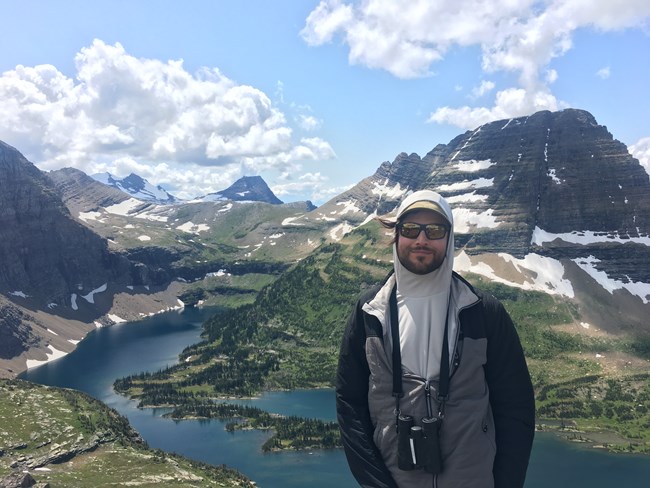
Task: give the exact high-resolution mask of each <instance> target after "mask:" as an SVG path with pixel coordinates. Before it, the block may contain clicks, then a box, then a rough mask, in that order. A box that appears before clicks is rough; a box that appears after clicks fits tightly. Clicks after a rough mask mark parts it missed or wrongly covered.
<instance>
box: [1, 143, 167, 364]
mask: <svg viewBox="0 0 650 488" xmlns="http://www.w3.org/2000/svg"><path fill="white" fill-rule="evenodd" d="M77 176H79V175H77ZM113 198H114V196H110V195H108V194H103V196H102V197H101V199H103V200H104V201H106V202H112V201H114V200H113ZM168 283H169V277H168V276H167V274H166V272H165V271H163V270H160V269H154V268H152V267H150V266H148V265H146V264H143V263H141V262H139V261H137V260H134V259H129V258H128V257H127V256H126V254H124V253H120V252H116V251H115V250H112V249H110V247H109V242H108V241H107V240H106V239H104V238H102V237H101V236H99V235H98V234H96V233H95V232H93V231H92V230H91V229H90V228H88V227H86V226H85V225H83V224H82V223H81V222H80V221H78V220H75V219H74V218H73V217H72V215H71V214H70V211H69V210H68V208H67V207H66V206H65V205H64V203H63V201H62V195H61V193H60V192H59V190H58V189H57V188H56V186H55V185H54V183H53V181H52V179H51V178H50V177H48V175H47V174H45V173H43V172H41V171H40V170H39V169H38V168H36V167H35V166H34V165H33V164H32V163H30V162H29V161H27V160H26V159H25V158H24V156H23V155H22V154H20V153H19V152H18V151H17V150H16V149H15V148H13V147H11V146H9V145H7V144H5V143H3V142H0V336H1V337H2V341H0V358H3V359H4V360H7V361H9V363H6V362H5V363H3V367H2V368H0V376H2V373H3V372H4V371H6V370H9V369H11V370H13V371H18V372H19V371H20V369H21V368H24V367H25V366H24V365H25V361H26V360H27V359H35V358H38V359H41V358H42V359H46V358H47V355H48V354H49V355H52V354H55V353H56V352H55V351H63V352H69V351H70V350H72V349H74V344H75V343H76V342H74V341H77V342H78V341H79V340H80V339H81V338H83V336H84V335H85V334H86V333H87V332H88V331H89V330H91V329H93V328H94V327H95V324H99V325H101V324H103V323H106V324H108V323H113V322H115V320H112V319H110V318H109V315H110V314H111V313H113V314H115V311H116V307H119V306H120V305H119V304H120V303H121V304H124V303H126V302H128V301H130V300H135V301H142V302H143V303H142V304H141V305H142V306H143V307H144V308H149V309H150V310H151V307H153V306H157V307H158V309H160V308H162V307H163V305H162V304H163V303H164V304H165V305H164V306H165V307H167V306H170V305H172V304H173V305H175V306H177V305H178V303H177V301H176V298H175V297H173V301H170V299H169V298H167V299H166V300H160V302H162V303H157V304H155V305H152V303H153V302H154V300H147V299H140V298H131V297H132V295H133V290H134V287H141V290H142V291H145V287H150V289H151V292H152V293H153V288H152V287H155V286H159V287H166V285H167V284H168ZM118 296H123V297H124V298H119V299H118ZM158 298H159V297H158ZM145 303H148V305H144V304H145ZM124 312H126V313H125V314H124V316H126V315H128V316H130V317H132V318H136V317H137V316H138V315H137V313H136V314H133V313H132V312H129V311H128V310H124ZM70 341H73V342H70Z"/></svg>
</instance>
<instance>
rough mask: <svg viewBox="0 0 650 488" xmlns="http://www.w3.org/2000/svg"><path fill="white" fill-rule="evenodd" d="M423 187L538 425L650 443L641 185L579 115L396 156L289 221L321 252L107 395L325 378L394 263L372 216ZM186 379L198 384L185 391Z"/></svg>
mask: <svg viewBox="0 0 650 488" xmlns="http://www.w3.org/2000/svg"><path fill="white" fill-rule="evenodd" d="M423 188H431V189H434V190H437V191H439V192H440V193H442V194H443V195H444V196H445V197H446V198H447V199H448V200H449V202H450V203H451V205H452V207H453V216H454V227H455V234H456V236H457V239H456V242H455V243H456V254H455V258H454V269H455V270H456V271H457V272H460V273H461V274H462V275H464V276H465V277H466V278H467V279H468V280H469V281H470V282H471V283H473V284H474V285H476V286H477V287H478V288H479V289H481V290H484V291H486V292H488V293H491V294H493V295H495V296H496V297H497V298H499V299H500V300H501V301H502V303H503V304H504V306H505V308H506V309H507V310H508V312H509V314H510V316H511V318H512V320H513V322H514V324H515V327H516V328H517V332H518V334H519V336H520V338H521V341H522V345H523V348H524V351H525V354H526V360H527V364H528V367H529V370H530V372H531V379H532V381H533V384H534V387H535V391H536V406H537V415H538V421H537V422H538V425H540V426H542V429H544V430H548V428H549V425H561V426H562V429H564V427H565V426H570V427H569V429H568V430H569V431H570V432H571V433H570V434H569V435H570V436H571V438H572V439H573V440H576V439H580V440H583V439H598V438H599V436H601V435H603V431H606V435H607V438H606V440H604V441H602V442H605V443H606V444H605V447H608V448H610V449H616V450H621V451H622V450H624V451H625V452H644V453H648V452H650V428H649V427H648V426H650V410H648V409H647V408H646V407H645V405H646V404H647V400H648V391H649V388H650V374H649V373H648V361H650V323H649V322H648V320H647V317H648V314H649V313H650V279H649V277H648V272H649V271H650V269H649V267H648V263H650V235H649V231H650V227H649V225H648V214H647V210H648V208H650V207H649V205H648V204H649V203H650V202H649V201H648V198H649V195H650V180H649V178H648V174H647V173H646V172H645V170H643V168H642V167H641V165H640V164H639V162H638V161H637V160H635V159H634V158H633V157H632V156H631V155H630V154H629V152H628V151H627V148H626V147H625V145H623V144H622V143H620V142H619V141H617V140H615V139H614V138H613V136H612V135H611V134H610V133H609V132H608V131H607V129H606V127H604V126H601V125H599V124H598V123H597V122H596V120H595V119H594V118H593V116H591V115H590V114H589V113H588V112H585V111H581V110H564V111H561V112H555V113H551V112H539V113H536V114H533V115H531V116H529V117H521V118H516V119H512V120H502V121H497V122H493V123H490V124H485V125H483V126H481V127H479V128H477V129H475V130H473V131H468V132H466V133H465V134H462V135H459V136H458V137H456V138H454V139H453V140H452V141H450V142H449V143H448V144H440V145H438V146H436V147H435V148H434V149H433V150H432V151H431V152H430V153H428V154H427V155H425V156H424V157H423V158H420V157H419V156H418V155H414V154H412V155H406V154H400V155H399V156H398V157H397V158H396V159H395V161H393V162H392V163H383V164H382V165H381V166H380V168H379V169H378V171H377V172H376V173H375V174H374V175H372V176H371V177H369V178H366V179H364V180H363V181H362V182H360V183H359V184H358V185H356V186H355V187H353V188H352V189H350V190H349V191H347V192H346V193H344V194H342V195H339V196H338V197H336V198H334V199H332V200H331V201H329V202H327V203H326V204H324V205H323V206H321V207H319V208H318V209H316V210H313V211H311V212H307V213H304V214H301V215H299V216H296V217H295V218H293V219H291V224H292V225H295V226H296V227H300V226H303V227H301V228H304V229H310V230H315V229H319V230H320V231H321V232H322V233H323V236H324V239H323V245H320V246H318V248H317V249H315V250H314V252H312V253H311V254H310V255H309V256H307V257H306V258H304V259H302V260H300V261H299V262H298V263H296V264H295V265H294V266H292V267H291V268H290V269H288V270H287V271H286V272H284V273H283V274H282V275H281V276H280V277H279V278H278V279H277V280H275V281H274V282H273V283H271V284H269V285H268V286H266V287H264V288H263V289H261V290H260V292H259V294H258V295H257V297H256V299H255V302H254V303H252V304H249V305H247V306H242V307H239V308H237V309H234V310H228V311H226V312H224V313H223V314H219V315H215V316H213V317H212V319H210V320H208V321H206V323H205V324H204V334H203V336H202V339H203V340H202V341H201V342H200V343H197V344H195V345H193V346H190V347H188V348H186V349H185V350H184V351H183V352H182V353H181V355H180V356H179V363H178V364H177V365H174V366H173V367H171V368H168V369H166V370H161V371H157V372H149V373H146V374H142V375H135V376H131V377H129V378H126V379H121V380H120V385H126V388H125V389H124V390H121V391H126V392H128V393H129V394H130V395H132V396H137V397H138V399H139V400H140V401H142V402H143V404H146V405H148V406H152V405H160V406H169V403H173V404H175V405H182V406H184V407H186V406H189V407H190V409H189V411H190V415H191V414H193V412H196V411H202V406H203V405H202V403H204V404H205V406H206V407H209V406H210V405H212V404H214V398H212V397H213V396H215V397H216V396H232V395H246V396H249V395H255V394H257V393H258V392H260V391H264V390H267V389H299V388H314V387H331V386H332V385H333V382H334V379H335V371H336V363H337V355H338V348H339V345H340V340H341V335H342V333H343V328H344V326H345V323H346V321H347V317H349V314H350V312H351V311H352V310H353V307H354V302H355V301H356V300H357V298H358V296H359V295H360V294H361V293H362V292H363V291H364V290H367V289H368V288H369V287H371V286H372V285H375V284H377V283H379V282H381V280H383V279H384V278H385V276H386V274H387V273H388V272H389V270H390V269H391V268H392V262H391V261H392V258H393V256H392V252H391V242H390V241H391V237H392V236H391V233H390V232H388V231H387V230H386V229H385V228H383V227H381V226H380V225H379V223H378V222H376V221H374V219H372V217H373V216H374V215H377V214H382V213H391V212H392V211H393V210H394V209H395V206H396V205H397V204H398V202H399V201H400V200H401V198H402V197H403V196H404V195H406V194H407V193H408V192H411V191H413V190H418V189H423ZM327 241H329V242H327ZM332 241H336V242H332ZM224 358H228V359H225V360H224ZM179 378H182V381H179ZM189 383H191V384H192V385H193V388H194V391H202V392H208V391H209V392H210V393H208V394H207V396H206V397H205V398H202V399H198V398H197V395H195V394H194V392H188V391H187V389H186V388H185V385H187V384H189ZM143 392H147V393H144V394H143ZM170 399H173V400H171V401H170ZM546 420H551V422H548V423H547V422H546ZM550 428H551V429H552V428H553V427H550ZM611 431H614V432H616V435H613V436H612V435H611ZM594 432H596V433H595V434H594ZM600 438H601V439H605V437H600Z"/></svg>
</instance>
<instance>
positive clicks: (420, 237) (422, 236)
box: [415, 229, 429, 243]
mask: <svg viewBox="0 0 650 488" xmlns="http://www.w3.org/2000/svg"><path fill="white" fill-rule="evenodd" d="M428 240H429V238H428V237H427V233H426V232H425V231H424V229H420V233H419V234H418V236H417V238H416V239H415V242H419V243H425V242H427V241H428Z"/></svg>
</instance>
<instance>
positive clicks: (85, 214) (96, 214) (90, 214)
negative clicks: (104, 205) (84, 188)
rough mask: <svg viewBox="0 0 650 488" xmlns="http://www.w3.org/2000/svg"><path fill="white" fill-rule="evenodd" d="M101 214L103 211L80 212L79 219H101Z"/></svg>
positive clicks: (86, 220)
mask: <svg viewBox="0 0 650 488" xmlns="http://www.w3.org/2000/svg"><path fill="white" fill-rule="evenodd" d="M101 215H102V213H101V212H79V219H80V220H83V221H84V222H88V221H89V220H99V217H101Z"/></svg>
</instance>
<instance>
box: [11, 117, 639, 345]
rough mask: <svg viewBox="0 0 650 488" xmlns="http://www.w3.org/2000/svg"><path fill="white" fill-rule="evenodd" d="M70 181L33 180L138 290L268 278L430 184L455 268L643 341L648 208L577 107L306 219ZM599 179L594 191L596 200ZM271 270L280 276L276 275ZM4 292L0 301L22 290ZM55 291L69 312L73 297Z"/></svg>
mask: <svg viewBox="0 0 650 488" xmlns="http://www.w3.org/2000/svg"><path fill="white" fill-rule="evenodd" d="M25 161H26V160H25ZM29 165H31V163H29ZM32 166H33V165H32ZM35 169H36V168H35V167H32V168H31V169H30V171H31V172H32V173H34V170H35ZM36 171H38V170H36ZM75 171H77V170H59V172H52V175H51V177H50V179H51V180H52V179H53V180H56V181H57V185H56V189H53V188H52V187H51V186H49V184H48V183H47V182H45V180H42V179H41V176H42V175H41V173H34V174H35V175H37V176H35V178H37V179H38V181H41V184H40V185H41V187H47V188H48V190H47V192H48V193H47V194H48V195H51V198H59V199H60V198H62V199H63V201H64V202H65V204H66V205H67V206H68V208H71V211H70V212H71V213H72V215H73V217H74V218H76V219H77V220H78V223H80V224H84V225H86V226H87V227H89V228H91V229H93V231H94V232H97V233H99V234H100V235H101V236H103V238H104V239H106V241H107V243H108V245H107V249H109V248H110V250H112V251H115V250H117V251H119V253H118V254H116V255H115V256H121V257H120V258H119V259H125V261H123V263H124V266H125V268H124V269H131V270H132V271H131V273H134V272H135V273H136V275H137V276H140V278H138V280H139V281H133V279H132V277H131V284H133V283H140V285H141V286H140V288H138V290H140V292H144V291H147V292H148V289H147V290H144V289H143V286H144V285H147V286H149V285H150V284H154V283H159V284H162V283H164V282H165V280H167V281H169V280H177V281H176V282H177V283H178V284H179V285H178V288H179V289H182V288H183V287H190V282H193V281H195V280H200V279H201V277H202V276H207V275H210V274H214V273H216V272H220V271H221V270H229V269H230V270H235V269H236V266H235V263H246V262H248V261H250V260H252V264H254V266H249V267H247V268H246V270H247V271H246V272H252V271H253V270H254V269H255V266H258V268H257V269H264V270H266V271H269V270H272V269H275V271H272V272H271V274H270V275H267V276H269V277H270V278H271V279H274V278H273V277H274V276H277V274H274V273H277V272H278V270H279V269H285V267H286V266H288V265H289V264H291V263H293V262H296V261H297V260H300V259H302V258H304V257H305V256H307V255H309V253H310V252H312V251H313V250H314V249H316V248H317V247H318V246H319V245H321V244H322V243H327V242H328V241H334V242H336V241H339V240H341V239H342V238H344V236H345V235H347V234H349V233H350V232H351V231H352V230H354V229H357V228H360V227H361V228H363V226H364V225H365V224H367V223H368V222H370V221H371V220H372V219H373V218H374V217H375V216H377V215H381V214H386V213H390V212H392V211H393V210H394V209H395V207H396V206H397V205H398V204H399V202H400V200H401V199H402V198H403V196H404V195H406V194H407V193H409V192H411V191H415V190H418V189H423V188H431V189H434V190H436V191H438V192H440V193H441V194H443V196H445V197H446V198H447V199H448V200H449V201H450V203H451V205H452V207H453V209H454V219H455V228H456V243H457V258H456V265H457V266H458V269H459V270H461V271H463V272H472V273H477V274H479V275H483V276H485V277H487V278H489V279H491V280H497V281H500V282H502V283H505V284H508V285H510V286H516V287H520V288H524V289H537V290H541V291H544V292H545V293H550V294H559V295H563V296H565V297H567V298H569V299H575V300H576V304H577V305H576V306H577V307H578V310H579V312H580V313H582V314H583V315H585V317H588V321H589V322H590V323H591V324H592V326H594V327H596V326H599V327H600V326H604V325H606V324H605V323H606V321H610V322H615V323H616V324H618V323H619V322H621V321H622V322H621V324H623V325H622V326H624V327H628V328H629V327H634V328H638V329H639V331H641V333H642V334H647V333H648V331H647V324H646V323H645V316H646V314H647V308H648V297H649V296H650V276H649V273H650V270H648V267H647V264H645V263H647V262H650V254H649V252H650V251H649V250H650V238H649V237H648V234H649V231H650V226H649V223H648V215H647V212H645V213H644V212H643V210H644V209H646V208H649V207H650V203H649V201H648V198H650V197H649V195H650V184H649V181H648V176H647V173H645V172H644V170H643V168H642V167H641V166H640V164H639V163H638V161H637V160H635V159H634V158H632V156H631V155H630V154H629V153H628V152H627V149H626V148H625V146H624V145H623V144H622V143H620V142H619V141H617V140H615V139H614V138H613V136H612V135H611V134H610V133H609V132H608V131H607V129H606V127H605V126H600V125H598V123H597V122H596V120H595V118H594V117H593V116H592V115H591V114H589V113H588V112H585V111H582V110H575V109H570V110H565V111H561V112H538V113H536V114H533V115H531V116H528V117H519V118H515V119H507V120H502V121H495V122H491V123H489V124H484V125H482V126H480V127H478V128H477V129H474V130H472V131H466V132H465V133H463V134H460V135H458V136H457V137H455V138H454V139H452V140H451V141H450V142H449V143H447V144H438V145H436V146H435V147H434V148H433V149H432V150H431V151H430V152H429V153H427V154H426V155H425V156H424V157H420V156H419V155H417V154H407V153H401V154H399V155H398V156H397V157H396V158H395V159H394V160H393V161H392V162H389V161H384V162H383V163H381V164H380V165H379V167H378V169H377V170H376V172H375V173H374V174H373V175H371V176H369V177H367V178H364V179H363V180H362V181H360V182H359V183H358V184H357V185H355V186H354V187H352V188H351V189H350V190H348V191H346V192H344V193H342V194H340V195H338V196H336V197H334V198H332V199H331V200H329V201H328V202H326V203H325V204H323V205H322V206H320V207H318V208H315V209H313V208H311V207H310V205H309V202H303V203H301V204H298V203H296V204H268V203H260V202H257V203H252V204H251V203H244V202H233V201H216V202H196V203H181V204H179V205H156V204H155V203H153V202H142V201H139V200H135V199H129V198H128V196H121V195H119V194H118V193H115V192H117V190H115V192H112V190H111V191H109V190H108V189H105V190H102V192H100V193H98V194H96V195H94V196H93V193H94V192H95V191H96V190H95V189H89V190H87V192H86V193H84V191H83V189H80V188H79V187H77V186H75V184H72V183H70V181H77V182H81V183H80V184H81V185H82V186H83V185H85V184H87V183H88V182H87V180H86V179H85V178H83V176H82V175H83V173H81V172H79V173H81V174H79V173H76V172H75ZM39 175H41V176H39ZM82 180H83V181H82ZM583 180H584V181H583ZM601 180H602V190H601V191H600V192H598V191H594V187H595V186H597V184H599V183H600V182H601ZM37 186H38V185H37ZM88 188H90V187H88ZM94 188H96V187H94ZM106 188H107V187H106ZM57 192H59V193H58V195H59V196H58V197H57V196H56V193H57ZM124 198H126V199H124ZM61 206H62V205H61V203H60V202H59V203H56V202H54V204H53V205H49V207H52V208H54V207H56V208H59V209H60V207H61ZM7 208H8V207H7ZM30 218H31V219H32V220H34V219H36V220H38V218H37V217H30ZM50 240H51V239H50ZM9 241H10V240H6V239H5V242H9ZM98 242H99V241H98ZM6 245H7V244H5V246H6ZM102 245H103V244H102ZM91 249H92V248H91ZM107 252H108V251H107ZM365 254H367V255H371V254H373V252H372V251H371V250H367V251H366V252H365ZM365 254H364V255H365ZM256 260H259V261H256ZM13 261H15V260H13ZM129 262H131V264H128V263H129ZM273 262H279V263H281V264H282V266H280V268H277V267H276V268H273V266H274V265H273V264H272V263H273ZM133 263H135V264H136V265H135V267H134V268H131V266H133ZM255 263H257V264H255ZM237 266H240V268H239V269H242V268H241V264H238V265H237ZM266 271H265V272H266ZM5 274H6V273H5ZM100 275H101V274H100ZM0 278H2V275H0ZM5 281H6V280H5ZM110 281H111V280H110V279H106V282H110ZM113 281H114V280H113ZM118 281H119V280H118ZM103 282H104V281H103V280H102V281H99V280H96V281H95V282H94V283H93V285H92V287H90V286H87V287H86V288H84V290H80V293H78V295H83V296H90V297H93V296H95V294H96V290H97V289H99V288H100V287H101V285H102V283H103ZM12 283H13V284H12V285H11V287H6V288H5V294H7V293H12V292H22V293H26V294H28V290H26V289H21V286H20V285H18V284H16V283H14V282H12ZM572 283H575V284H572ZM128 284H129V282H128V280H123V281H122V286H126V285H128ZM192 286H193V285H192ZM196 286H200V283H197V285H196ZM66 287H67V288H66V292H65V293H63V296H64V298H65V296H66V295H67V297H68V298H67V300H68V302H69V301H70V297H71V296H72V295H71V293H74V292H75V290H71V289H70V286H68V285H66ZM595 287H597V289H598V290H601V291H602V293H600V292H599V297H600V299H599V300H598V301H594V300H592V299H591V298H590V295H591V294H592V291H590V292H584V291H582V289H590V290H595V289H596V288H595ZM215 289H222V288H215ZM81 292H83V293H81ZM91 292H93V293H91ZM132 293H133V294H134V295H137V293H138V292H136V291H132ZM96 295H97V298H98V300H100V301H101V295H100V294H96ZM5 296H7V295H5ZM8 298H9V299H10V301H12V302H14V303H15V302H16V301H20V300H22V299H21V298H19V297H18V298H17V297H12V296H9V297H8ZM80 303H81V304H83V305H84V306H88V305H87V304H86V303H85V301H80ZM619 303H624V304H625V305H624V310H623V309H621V306H620V305H619ZM167 304H168V305H169V304H170V303H169V301H168V302H167ZM109 305H110V304H105V305H103V306H104V307H106V306H109ZM69 306H70V303H68V307H69ZM163 308H164V307H163ZM617 326H618V325H617ZM16 334H19V332H16Z"/></svg>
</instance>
